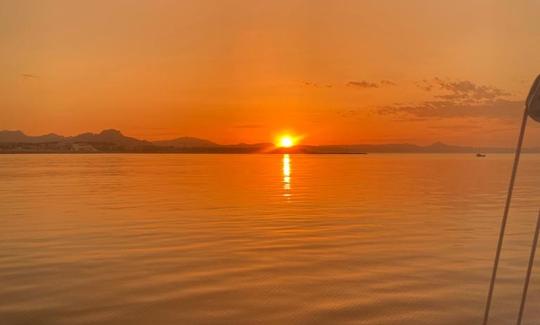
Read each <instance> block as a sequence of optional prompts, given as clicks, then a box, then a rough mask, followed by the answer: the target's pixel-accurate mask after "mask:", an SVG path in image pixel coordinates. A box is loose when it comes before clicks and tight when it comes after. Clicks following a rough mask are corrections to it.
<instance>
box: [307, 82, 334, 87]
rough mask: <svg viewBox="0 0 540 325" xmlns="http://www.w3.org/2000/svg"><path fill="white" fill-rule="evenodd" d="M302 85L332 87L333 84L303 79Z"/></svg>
mask: <svg viewBox="0 0 540 325" xmlns="http://www.w3.org/2000/svg"><path fill="white" fill-rule="evenodd" d="M304 86H306V87H313V88H332V87H334V85H332V84H329V83H328V84H323V83H318V82H311V81H304Z"/></svg>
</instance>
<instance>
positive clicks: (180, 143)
mask: <svg viewBox="0 0 540 325" xmlns="http://www.w3.org/2000/svg"><path fill="white" fill-rule="evenodd" d="M152 143H153V144H154V145H156V146H160V147H174V148H206V147H219V146H220V145H219V144H217V143H215V142H212V141H209V140H205V139H199V138H193V137H180V138H176V139H172V140H161V141H152Z"/></svg>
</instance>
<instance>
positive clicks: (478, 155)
mask: <svg viewBox="0 0 540 325" xmlns="http://www.w3.org/2000/svg"><path fill="white" fill-rule="evenodd" d="M485 156H486V154H484V153H477V154H476V157H478V158H484V157H485Z"/></svg>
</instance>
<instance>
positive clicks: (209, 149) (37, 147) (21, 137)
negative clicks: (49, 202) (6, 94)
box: [0, 129, 540, 154]
mask: <svg viewBox="0 0 540 325" xmlns="http://www.w3.org/2000/svg"><path fill="white" fill-rule="evenodd" d="M512 151H513V149H511V148H494V147H491V148H479V147H466V146H454V145H448V144H444V143H441V142H436V143H434V144H432V145H429V146H418V145H414V144H407V143H404V144H354V145H320V146H314V145H298V146H295V147H293V148H276V147H275V146H274V145H273V144H271V143H256V144H243V143H241V144H235V145H223V144H218V143H215V142H212V141H209V140H205V139H200V138H194V137H180V138H176V139H171V140H160V141H147V140H141V139H136V138H133V137H128V136H125V135H124V134H122V132H120V131H118V130H112V129H110V130H103V131H101V132H100V133H90V132H87V133H82V134H79V135H76V136H62V135H58V134H54V133H50V134H46V135H41V136H29V135H26V134H25V133H23V132H22V131H8V130H4V131H0V153H47V152H49V153H51V152H58V153H69V152H157V153H167V152H171V153H307V154H362V153H477V152H483V153H509V152H512ZM527 151H528V152H540V148H532V149H528V150H527Z"/></svg>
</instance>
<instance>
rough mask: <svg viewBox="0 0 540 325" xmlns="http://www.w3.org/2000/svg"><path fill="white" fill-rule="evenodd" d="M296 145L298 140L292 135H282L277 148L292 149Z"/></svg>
mask: <svg viewBox="0 0 540 325" xmlns="http://www.w3.org/2000/svg"><path fill="white" fill-rule="evenodd" d="M295 144H296V139H295V138H294V137H292V136H290V135H282V136H280V137H279V138H278V141H277V146H278V147H280V148H290V147H293V146H294V145H295Z"/></svg>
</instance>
